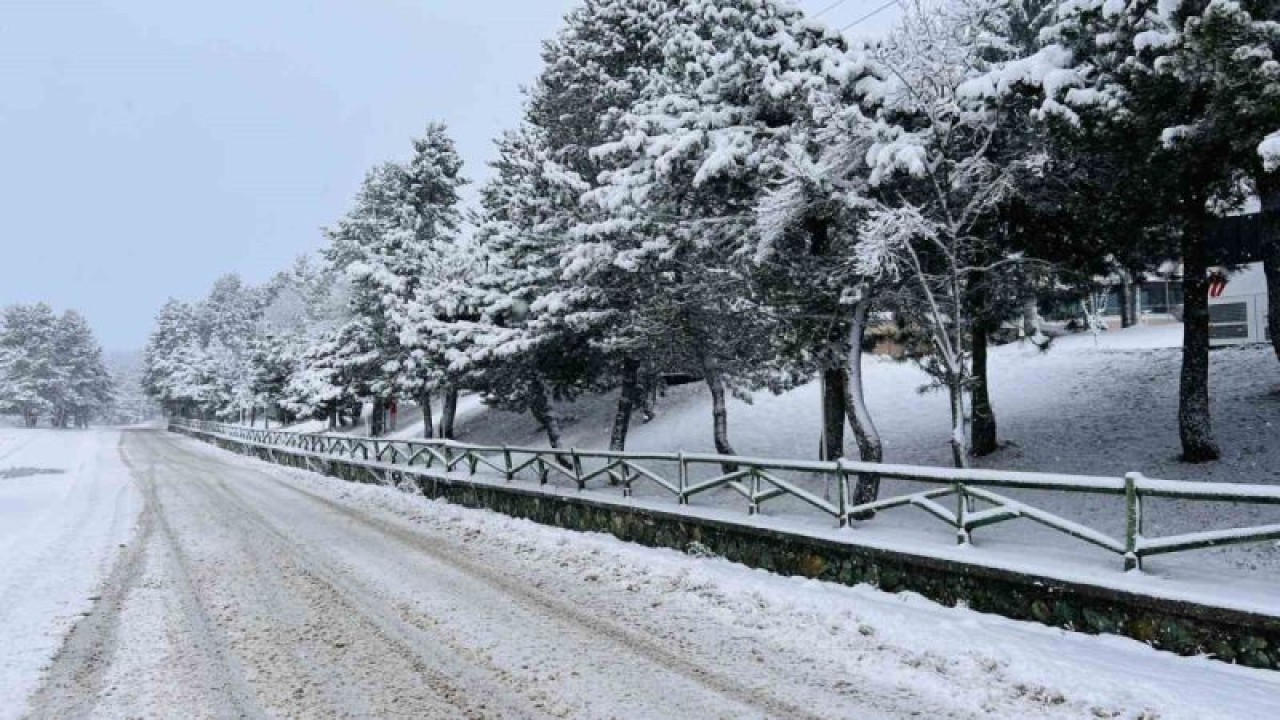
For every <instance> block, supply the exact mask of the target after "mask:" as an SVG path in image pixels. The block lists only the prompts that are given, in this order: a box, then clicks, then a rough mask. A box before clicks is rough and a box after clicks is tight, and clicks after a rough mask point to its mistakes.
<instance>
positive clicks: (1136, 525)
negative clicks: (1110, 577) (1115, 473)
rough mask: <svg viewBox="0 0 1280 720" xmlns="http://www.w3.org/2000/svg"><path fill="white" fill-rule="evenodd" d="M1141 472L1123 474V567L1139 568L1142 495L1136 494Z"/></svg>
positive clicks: (1127, 568)
mask: <svg viewBox="0 0 1280 720" xmlns="http://www.w3.org/2000/svg"><path fill="white" fill-rule="evenodd" d="M1141 480H1142V473H1138V472H1131V473H1125V475H1124V510H1125V512H1124V518H1125V523H1124V569H1125V570H1126V571H1128V570H1141V569H1142V556H1141V555H1140V554H1139V550H1138V540H1139V539H1141V537H1142V496H1141V495H1139V494H1138V483H1139V482H1140V481H1141Z"/></svg>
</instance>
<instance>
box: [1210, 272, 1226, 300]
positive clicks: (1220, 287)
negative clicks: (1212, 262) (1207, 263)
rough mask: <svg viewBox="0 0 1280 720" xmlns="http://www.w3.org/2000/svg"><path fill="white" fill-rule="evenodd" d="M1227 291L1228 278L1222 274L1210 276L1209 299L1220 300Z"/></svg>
mask: <svg viewBox="0 0 1280 720" xmlns="http://www.w3.org/2000/svg"><path fill="white" fill-rule="evenodd" d="M1226 289H1227V276H1226V275H1223V274H1222V273H1214V274H1212V275H1210V276H1209V297H1211V298H1220V297H1222V293H1223V292H1224V291H1225V290H1226Z"/></svg>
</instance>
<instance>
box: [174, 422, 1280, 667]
mask: <svg viewBox="0 0 1280 720" xmlns="http://www.w3.org/2000/svg"><path fill="white" fill-rule="evenodd" d="M171 430H173V431H175V432H180V433H182V434H185V435H189V436H191V437H195V438H197V439H200V440H203V441H205V442H210V443H213V444H215V445H217V446H219V447H222V448H224V449H227V450H231V451H234V452H238V453H241V454H245V455H251V456H254V457H258V458H260V459H263V460H267V461H272V462H276V463H279V464H282V465H289V466H294V467H299V468H303V469H307V470H316V469H317V468H318V467H319V468H323V471H324V472H325V473H326V474H328V475H331V476H334V477H340V478H343V479H346V480H350V481H353V482H365V483H367V482H371V481H372V478H371V476H370V474H369V472H368V470H367V469H366V468H363V467H361V463H359V462H356V461H349V460H344V459H340V458H332V457H327V456H324V457H321V456H314V455H309V454H308V453H304V452H300V451H295V450H288V449H283V448H272V449H270V450H268V449H266V448H263V447H261V446H258V445H254V444H251V443H247V442H242V441H239V440H234V439H230V438H226V437H224V436H215V435H211V434H207V433H203V432H198V431H194V430H190V429H186V428H178V427H172V428H171ZM308 459H310V462H308ZM402 478H404V479H411V480H412V481H413V482H414V484H415V485H416V486H417V487H418V489H419V490H420V491H421V493H422V494H423V495H424V496H426V497H428V498H433V499H442V500H447V501H449V502H451V503H455V504H458V505H462V506H464V507H470V508H483V509H487V510H493V511H496V512H500V513H503V514H506V515H510V516H512V517H517V518H525V519H528V520H532V521H534V522H537V523H541V524H544V525H553V526H555V527H561V528H566V529H569V530H583V531H593V532H603V533H609V534H611V535H613V536H615V537H617V538H619V539H621V540H626V541H630V542H636V543H640V544H642V545H648V546H651V547H665V548H675V549H678V550H685V551H688V550H689V549H691V548H697V549H699V551H708V552H710V553H713V554H715V555H720V556H723V557H725V558H727V559H729V560H731V561H734V562H739V563H742V564H744V565H748V566H751V567H756V568H761V569H764V570H769V571H771V572H775V573H779V574H782V575H802V576H804V577H809V578H817V579H820V580H827V581H830V582H837V583H843V584H845V585H856V584H859V583H869V584H871V585H874V586H876V587H878V588H880V589H882V590H886V591H890V592H901V591H912V592H916V593H919V594H921V595H923V596H925V597H928V598H930V599H932V600H934V601H936V602H939V603H942V604H944V605H949V606H954V605H964V606H967V607H969V608H972V609H974V610H978V611H981V612H989V613H996V614H999V615H1003V616H1005V617H1009V618H1014V619H1018V620H1033V621H1038V622H1041V623H1044V624H1046V625H1051V626H1055V627H1061V628H1065V629H1068V630H1076V631H1080V632H1086V633H1113V634H1118V635H1125V636H1128V637H1131V638H1134V639H1136V640H1140V641H1142V642H1145V643H1148V644H1150V645H1152V646H1154V647H1156V648H1160V649H1164V650H1169V651H1172V652H1175V653H1179V654H1182V655H1209V656H1211V657H1214V658H1216V659H1220V660H1224V661H1227V662H1238V663H1241V664H1244V665H1249V666H1252V667H1261V668H1269V669H1280V618H1277V617H1272V616H1267V615H1259V614H1254V613H1247V612H1242V611H1239V610H1234V609H1228V608H1218V607H1213V606H1209V605H1202V604H1196V603H1189V602H1182V601H1176V600H1170V599H1166V598H1158V597H1150V596H1146V595H1141V594H1137V593H1132V592H1127V591H1122V590H1115V589H1112V588H1106V587H1102V586H1096V585H1087V584H1083V583H1076V582H1067V581H1063V580H1058V579H1054V578H1049V577H1042V576H1036V575H1029V574H1023V573H1018V572H1013V571H1009V570H1003V569H998V568H992V567H985V566H982V565H977V564H970V563H960V562H955V561H952V560H944V559H940V558H933V557H928V556H925V555H912V554H907V553H901V552H895V551H891V550H884V549H879V548H872V547H866V546H862V545H859V544H857V543H856V542H853V541H840V540H831V539H825V538H815V537H810V536H806V535H803V534H793V533H788V532H783V531H779V530H774V529H771V528H762V527H756V526H753V525H748V524H737V523H733V522H728V521H724V520H718V519H711V518H702V517H692V516H688V515H682V514H680V513H679V512H675V511H671V512H668V511H661V510H654V509H651V508H639V507H634V506H631V505H623V504H615V503H610V502H607V501H601V500H598V499H593V498H589V497H565V496H561V495H552V494H548V493H544V492H539V491H538V490H535V489H531V488H522V487H516V486H501V485H491V484H487V483H477V482H468V481H467V480H465V479H460V478H458V477H456V476H449V475H446V474H443V473H440V472H438V471H433V470H430V469H428V468H424V467H414V468H412V470H409V469H408V468H405V470H404V471H403V475H402Z"/></svg>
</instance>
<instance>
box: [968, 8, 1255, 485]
mask: <svg viewBox="0 0 1280 720" xmlns="http://www.w3.org/2000/svg"><path fill="white" fill-rule="evenodd" d="M1276 21H1277V8H1276V5H1275V3H1274V2H1272V0H1240V1H1234V0H1233V1H1230V2H1225V1H1223V0H1129V1H1128V2H1122V1H1120V0H1069V1H1065V0H1064V1H1063V2H1060V3H1058V6H1057V12H1056V18H1055V22H1054V24H1053V26H1052V27H1050V28H1049V29H1047V30H1046V32H1045V34H1044V37H1045V40H1046V43H1045V46H1044V47H1043V48H1042V49H1041V50H1040V51H1038V52H1037V53H1036V54H1035V55H1033V56H1031V57H1030V58H1027V59H1025V60H1021V61H1015V62H1011V63H1008V64H1006V65H1005V66H1003V67H1001V68H999V69H998V70H997V71H996V72H994V73H992V74H991V75H989V76H988V77H987V78H985V79H983V80H982V81H981V83H980V85H979V86H978V88H977V89H978V90H980V91H981V92H986V93H990V94H996V93H1000V92H1007V91H1009V90H1011V89H1016V88H1018V87H1019V86H1023V87H1025V86H1032V87H1037V88H1040V89H1041V90H1042V91H1043V94H1044V100H1043V104H1042V107H1041V111H1042V112H1043V113H1044V114H1046V115H1051V116H1057V117H1059V118H1063V119H1065V120H1066V123H1065V124H1066V125H1067V126H1070V127H1073V128H1077V129H1078V132H1079V133H1081V134H1090V135H1093V136H1094V137H1102V138H1105V142H1106V143H1108V144H1112V145H1127V146H1129V147H1132V148H1136V149H1137V150H1138V151H1139V152H1140V153H1141V155H1140V158H1139V162H1137V163H1131V164H1130V165H1129V167H1130V168H1131V170H1134V171H1138V173H1139V175H1140V177H1141V183H1142V197H1143V199H1144V201H1145V202H1146V203H1148V204H1149V205H1151V206H1153V207H1155V208H1158V211H1159V213H1160V214H1162V215H1164V216H1166V217H1167V218H1168V219H1169V220H1170V221H1172V222H1170V223H1169V224H1170V225H1172V226H1173V229H1174V230H1175V232H1176V235H1177V238H1178V240H1179V243H1180V248H1179V249H1180V254H1181V258H1182V263H1183V301H1184V308H1183V323H1184V339H1183V359H1182V373H1181V381H1180V389H1179V413H1178V415H1179V434H1180V436H1181V441H1182V456H1183V459H1185V460H1187V461H1190V462H1199V461H1205V460H1212V459H1215V458H1217V457H1218V455H1219V450H1218V446H1217V443H1216V442H1215V441H1214V439H1213V433H1212V426H1211V422H1210V414H1209V377H1208V369H1209V358H1208V347H1209V338H1208V294H1207V290H1208V274H1207V269H1208V262H1209V257H1208V253H1207V251H1206V247H1205V241H1204V240H1205V230H1206V226H1207V224H1208V223H1209V221H1210V220H1211V218H1212V213H1213V210H1212V208H1214V207H1224V206H1232V205H1235V204H1237V201H1238V199H1239V198H1238V193H1239V192H1240V187H1241V183H1240V182H1239V181H1240V180H1241V179H1242V178H1244V177H1252V178H1253V179H1254V180H1255V181H1256V180H1258V179H1260V176H1261V175H1262V174H1264V173H1266V172H1268V171H1270V170H1273V169H1274V166H1273V165H1272V163H1273V162H1274V160H1275V157H1276V156H1275V155H1273V150H1275V149H1280V148H1276V144H1277V143H1276V142H1275V140H1274V139H1275V137H1276V135H1274V133H1275V132H1276V128H1277V127H1280V101H1278V100H1277V99H1278V98H1280V72H1277V67H1278V65H1277V53H1278V52H1280V33H1277V32H1276ZM1130 192H1132V191H1130Z"/></svg>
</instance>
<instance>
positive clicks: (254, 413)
mask: <svg viewBox="0 0 1280 720" xmlns="http://www.w3.org/2000/svg"><path fill="white" fill-rule="evenodd" d="M249 427H258V406H257V405H254V406H253V407H251V408H249Z"/></svg>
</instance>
